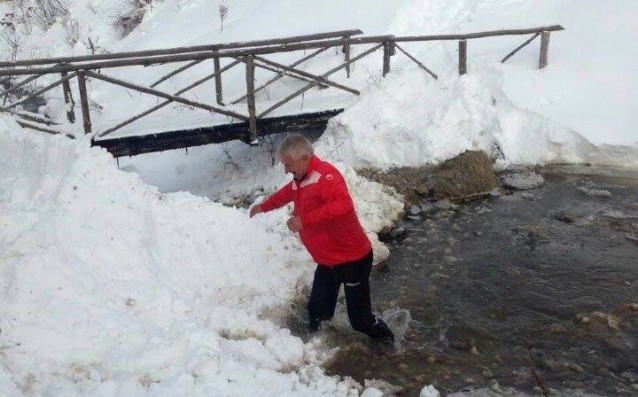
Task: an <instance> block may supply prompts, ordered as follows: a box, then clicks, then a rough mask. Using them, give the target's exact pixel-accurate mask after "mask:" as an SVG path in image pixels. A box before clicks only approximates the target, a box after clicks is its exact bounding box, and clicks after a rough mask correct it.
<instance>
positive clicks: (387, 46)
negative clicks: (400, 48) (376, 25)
mask: <svg viewBox="0 0 638 397" xmlns="http://www.w3.org/2000/svg"><path fill="white" fill-rule="evenodd" d="M393 52H394V45H393V43H392V42H391V41H385V42H384V43H383V77H385V75H386V74H388V73H390V57H391V56H392V55H393Z"/></svg>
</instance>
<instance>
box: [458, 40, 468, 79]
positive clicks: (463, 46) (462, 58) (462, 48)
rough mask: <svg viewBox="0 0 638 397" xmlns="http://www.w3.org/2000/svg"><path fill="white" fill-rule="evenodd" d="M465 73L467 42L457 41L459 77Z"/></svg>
mask: <svg viewBox="0 0 638 397" xmlns="http://www.w3.org/2000/svg"><path fill="white" fill-rule="evenodd" d="M465 73H467V40H459V76H462V75H464V74H465Z"/></svg>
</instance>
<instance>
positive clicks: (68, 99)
mask: <svg viewBox="0 0 638 397" xmlns="http://www.w3.org/2000/svg"><path fill="white" fill-rule="evenodd" d="M60 74H61V75H62V78H63V79H64V78H65V77H67V75H68V73H67V72H62V73H60ZM62 91H63V92H64V103H66V104H67V109H66V118H67V119H68V120H69V122H70V123H75V112H74V111H73V108H74V107H75V101H74V100H73V96H72V95H71V84H70V83H69V80H65V81H64V82H63V83H62ZM69 103H70V104H71V106H69Z"/></svg>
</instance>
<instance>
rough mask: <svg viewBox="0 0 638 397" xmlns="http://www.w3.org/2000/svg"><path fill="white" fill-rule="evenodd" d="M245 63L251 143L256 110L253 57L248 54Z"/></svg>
mask: <svg viewBox="0 0 638 397" xmlns="http://www.w3.org/2000/svg"><path fill="white" fill-rule="evenodd" d="M244 62H245V63H246V98H247V102H248V115H249V119H248V141H249V142H250V143H251V144H252V143H253V142H254V141H255V140H256V139H257V111H256V110H255V59H254V57H253V56H252V55H248V56H247V57H246V59H244Z"/></svg>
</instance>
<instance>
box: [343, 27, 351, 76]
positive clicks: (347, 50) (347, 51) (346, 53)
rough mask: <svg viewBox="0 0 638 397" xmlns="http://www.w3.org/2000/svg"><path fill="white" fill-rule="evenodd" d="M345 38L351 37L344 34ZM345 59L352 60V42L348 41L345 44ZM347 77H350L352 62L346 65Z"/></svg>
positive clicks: (345, 60) (346, 60)
mask: <svg viewBox="0 0 638 397" xmlns="http://www.w3.org/2000/svg"><path fill="white" fill-rule="evenodd" d="M343 38H344V39H349V38H350V36H344V37H343ZM343 59H344V62H348V61H349V60H350V43H346V44H344V45H343ZM346 77H347V78H350V64H348V65H347V66H346Z"/></svg>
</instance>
